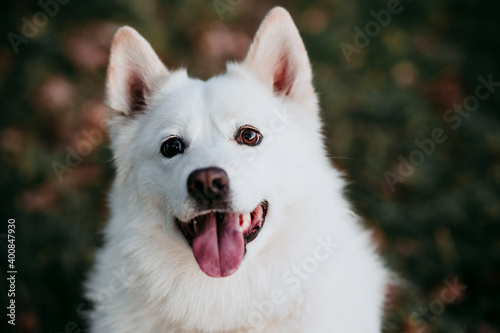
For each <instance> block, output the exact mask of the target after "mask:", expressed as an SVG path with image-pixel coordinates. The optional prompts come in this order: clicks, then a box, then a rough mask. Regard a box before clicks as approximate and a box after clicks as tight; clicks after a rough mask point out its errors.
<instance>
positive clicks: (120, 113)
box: [106, 26, 168, 123]
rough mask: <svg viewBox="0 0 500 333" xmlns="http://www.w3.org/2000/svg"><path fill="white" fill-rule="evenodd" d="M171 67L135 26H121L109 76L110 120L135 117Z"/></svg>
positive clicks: (116, 38) (113, 49) (112, 54)
mask: <svg viewBox="0 0 500 333" xmlns="http://www.w3.org/2000/svg"><path fill="white" fill-rule="evenodd" d="M167 75H168V70H167V68H166V67H165V65H163V63H162V62H161V60H160V59H159V58H158V56H157V55H156V53H155V51H154V50H153V48H152V47H151V45H149V43H148V42H147V41H146V40H145V39H144V38H143V37H142V36H141V35H140V34H139V33H138V32H137V31H135V30H134V29H132V28H130V27H127V26H125V27H122V28H120V29H119V30H118V32H117V33H116V34H115V37H114V39H113V45H112V47H111V55H110V60H109V66H108V73H107V79H106V95H107V103H108V106H109V107H110V108H111V109H112V114H111V121H112V123H113V121H114V120H118V119H116V118H133V117H134V116H135V115H137V114H138V113H141V112H144V110H145V109H146V107H147V106H148V103H149V101H150V99H151V96H152V95H153V93H154V91H155V89H157V88H158V87H159V85H160V83H161V81H162V80H163V79H165V78H166V77H167Z"/></svg>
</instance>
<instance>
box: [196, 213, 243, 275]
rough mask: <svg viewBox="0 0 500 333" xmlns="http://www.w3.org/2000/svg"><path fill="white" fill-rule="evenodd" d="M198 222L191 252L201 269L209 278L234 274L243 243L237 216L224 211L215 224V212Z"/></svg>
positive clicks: (241, 256) (239, 260)
mask: <svg viewBox="0 0 500 333" xmlns="http://www.w3.org/2000/svg"><path fill="white" fill-rule="evenodd" d="M203 218H204V221H203V220H200V221H198V223H199V232H198V235H197V236H196V237H195V238H194V240H193V253H194V257H195V258H196V261H197V262H198V265H200V268H201V270H202V271H204V272H205V273H206V274H207V275H209V276H212V277H223V276H228V275H231V274H233V273H234V272H235V271H236V270H237V269H238V267H239V266H240V263H241V260H242V259H243V254H244V251H245V244H244V241H243V233H242V232H241V231H240V216H239V214H236V213H225V214H224V218H223V220H222V221H220V222H219V223H217V219H216V217H215V213H209V214H207V215H206V216H204V217H203Z"/></svg>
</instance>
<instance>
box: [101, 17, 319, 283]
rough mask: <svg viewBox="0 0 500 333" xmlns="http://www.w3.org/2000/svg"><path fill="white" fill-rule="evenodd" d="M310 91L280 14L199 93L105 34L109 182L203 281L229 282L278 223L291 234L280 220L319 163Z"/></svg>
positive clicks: (134, 41)
mask: <svg viewBox="0 0 500 333" xmlns="http://www.w3.org/2000/svg"><path fill="white" fill-rule="evenodd" d="M311 80H312V75H311V67H310V64H309V60H308V57H307V53H306V50H305V48H304V44H303V43H302V40H301V38H300V35H299V33H298V31H297V29H296V27H295V25H294V23H293V21H292V19H291V17H290V15H289V14H288V12H286V11H285V10H284V9H282V8H276V9H274V10H272V11H271V12H270V13H269V14H268V15H267V17H266V18H265V20H264V21H263V23H262V25H261V27H260V28H259V30H258V32H257V34H256V36H255V39H254V41H253V43H252V45H251V47H250V50H249V51H248V54H247V56H246V58H245V59H244V61H243V62H242V63H238V64H235V63H230V64H228V68H227V71H226V73H224V74H223V75H220V76H217V77H213V78H211V79H209V80H208V81H201V80H198V79H193V78H190V77H188V76H187V74H186V71H185V70H175V71H171V70H168V69H167V68H166V67H165V66H164V65H163V64H162V62H161V61H160V60H159V58H158V57H157V55H156V54H155V52H154V51H153V49H152V48H151V46H150V45H149V44H148V42H146V40H144V39H143V38H142V37H141V36H140V35H139V34H138V33H137V32H136V31H135V30H133V29H131V28H129V27H124V28H121V29H120V30H119V31H118V32H117V34H116V36H115V38H114V42H113V46H112V52H111V59H110V64H109V69H108V76H107V99H108V103H109V106H110V107H111V109H112V114H111V116H110V121H109V124H110V134H111V141H112V147H113V153H114V157H115V160H116V165H117V180H116V181H117V183H118V184H119V186H120V187H122V188H123V189H124V191H129V192H130V193H134V196H133V199H131V200H130V205H132V206H133V207H137V205H139V206H141V207H143V208H142V209H155V210H157V211H158V212H160V214H157V215H159V216H163V217H164V220H162V221H157V222H160V223H162V224H165V226H166V228H165V229H164V230H165V232H167V233H169V234H170V235H171V236H172V237H173V238H174V239H177V240H179V241H182V243H180V242H179V244H182V246H184V247H185V249H186V250H188V249H189V251H191V249H192V252H193V254H194V257H195V259H196V261H197V262H198V265H199V267H200V268H201V269H202V270H203V271H204V272H205V273H206V274H208V275H209V276H213V277H222V276H228V275H230V274H232V273H233V272H235V271H236V270H237V269H238V267H239V266H240V264H241V262H242V260H243V257H244V255H245V253H246V251H247V250H248V252H249V254H248V255H247V256H253V255H254V254H255V253H257V252H258V250H259V249H262V248H264V247H265V246H266V243H267V242H269V239H270V237H266V236H263V235H265V234H269V235H270V234H272V233H274V232H277V231H276V230H277V229H278V227H277V224H278V223H280V222H282V223H283V224H282V225H281V228H287V227H291V226H287V225H286V223H287V221H286V219H287V215H286V214H287V212H289V211H290V209H291V208H294V207H295V208H297V207H298V206H299V205H300V204H301V200H303V199H304V198H307V196H308V193H309V192H310V189H309V188H310V187H311V184H314V183H317V182H316V181H315V180H314V179H316V178H317V177H318V176H317V175H316V174H315V172H314V170H315V166H316V165H318V164H321V163H322V161H320V159H324V157H323V156H324V154H323V147H322V143H321V138H320V135H319V130H320V123H319V119H318V115H317V98H316V95H315V93H314V89H313V86H312V82H311ZM311 156H312V157H311ZM144 207H146V208H144ZM264 222H266V226H265V227H264ZM263 227H264V228H263ZM304 227H305V226H304ZM259 233H260V234H259ZM258 235H259V237H258V238H257V236H258ZM254 240H255V241H254ZM252 241H253V243H252V244H251V245H249V246H248V249H247V243H250V242H252ZM189 246H190V247H191V249H190V247H189ZM250 252H253V254H252V253H250Z"/></svg>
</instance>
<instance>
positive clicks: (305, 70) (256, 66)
mask: <svg viewBox="0 0 500 333" xmlns="http://www.w3.org/2000/svg"><path fill="white" fill-rule="evenodd" d="M243 66H245V67H246V68H247V69H248V70H250V72H252V73H253V74H254V75H255V76H256V77H257V78H258V79H259V80H260V81H261V82H263V83H264V84H265V85H266V86H267V87H269V89H272V91H273V92H274V94H275V95H276V96H282V97H285V98H291V99H294V100H296V101H301V100H302V101H303V99H304V98H306V99H311V96H313V99H315V94H314V89H313V86H312V73H311V65H310V63H309V58H308V56H307V52H306V49H305V47H304V43H303V42H302V39H301V38H300V35H299V32H298V30H297V27H296V26H295V24H294V23H293V20H292V18H291V17H290V14H289V13H288V12H287V11H286V10H285V9H283V8H281V7H276V8H274V9H272V10H271V11H270V12H269V13H268V14H267V16H266V17H265V18H264V21H263V22H262V23H261V25H260V27H259V30H258V31H257V33H256V35H255V37H254V40H253V42H252V45H250V50H249V51H248V54H247V56H246V58H245V60H244V61H243Z"/></svg>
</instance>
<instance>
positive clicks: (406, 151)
mask: <svg viewBox="0 0 500 333" xmlns="http://www.w3.org/2000/svg"><path fill="white" fill-rule="evenodd" d="M59 1H60V2H54V1H44V0H42V1H41V2H37V1H35V0H21V1H14V0H9V1H4V2H3V3H2V7H1V10H0V26H1V28H2V44H1V46H0V109H1V120H0V150H1V157H0V158H1V173H0V178H1V190H0V191H1V200H0V207H1V209H0V214H1V221H2V222H1V223H2V228H1V230H0V241H1V247H2V251H1V256H0V259H1V263H0V267H1V268H2V269H1V271H0V277H1V278H0V288H1V297H0V299H1V306H0V307H1V308H3V309H5V307H6V306H7V298H6V294H7V289H8V288H7V287H8V286H7V282H6V278H5V272H6V270H7V268H6V265H7V255H6V254H7V250H6V247H7V240H6V237H5V233H6V232H7V227H6V224H7V219H8V218H15V219H16V225H17V229H16V246H17V257H16V260H17V261H16V266H17V269H18V275H17V288H16V301H17V303H16V304H17V325H16V326H15V328H14V329H13V328H12V327H10V325H7V323H6V322H7V319H6V316H5V314H3V312H2V318H3V319H2V321H1V326H0V327H1V328H2V332H9V331H15V332H53V333H56V332H57V333H59V332H79V331H78V330H79V329H81V330H82V331H85V323H84V320H83V319H82V317H81V315H80V314H81V313H82V312H83V311H84V310H85V309H87V308H88V306H89V304H87V302H85V301H84V300H83V299H82V281H83V280H84V278H85V274H86V272H87V271H88V269H89V267H90V265H91V264H92V261H93V255H94V252H95V250H96V248H98V246H100V245H101V243H102V238H101V236H100V234H99V231H100V230H101V229H102V227H103V225H104V223H105V221H106V218H107V216H108V208H107V197H106V192H107V190H108V188H109V185H110V182H111V180H112V178H113V172H114V171H113V169H112V166H111V162H110V161H111V154H110V151H109V148H108V141H107V137H106V129H105V127H104V126H102V122H103V120H104V119H105V117H106V112H107V109H106V106H105V105H104V104H103V93H104V79H105V69H106V65H107V60H108V56H109V46H110V42H111V39H112V36H113V34H114V32H115V31H116V29H117V28H118V27H120V26H121V25H124V24H127V25H130V26H133V27H134V28H136V29H137V30H138V31H139V32H140V33H141V34H143V35H144V36H145V37H146V39H148V40H149V41H150V42H151V44H152V45H153V47H154V48H155V49H156V51H157V52H158V53H159V55H160V57H161V58H162V59H163V61H164V62H165V63H166V65H167V66H169V67H179V66H186V67H187V68H188V71H189V73H190V74H191V75H194V76H199V77H201V78H208V77H210V76H212V75H214V74H217V73H220V72H221V71H223V70H224V64H225V62H226V61H227V60H238V59H241V58H242V57H243V56H244V55H245V53H246V50H247V47H248V45H249V43H250V41H251V38H252V36H253V34H254V33H255V31H256V29H257V27H258V25H259V23H260V21H261V20H262V18H263V17H264V15H265V14H266V12H267V11H268V10H269V9H271V8H272V7H273V6H275V5H282V6H284V7H285V8H287V9H288V10H289V11H290V13H291V15H292V16H293V18H294V20H295V22H296V24H297V26H298V28H299V31H300V32H301V35H302V37H303V39H304V42H305V44H306V47H307V49H308V51H309V55H310V58H311V62H312V65H313V68H314V72H315V85H316V87H317V91H318V94H319V95H320V100H321V105H322V114H323V117H324V119H325V123H326V124H325V134H326V137H327V144H328V147H329V151H330V154H331V156H332V158H333V159H332V161H333V162H334V163H335V164H336V165H337V166H338V167H339V168H340V169H342V170H344V171H345V173H346V175H347V178H348V180H349V186H348V188H347V192H346V193H347V195H348V197H350V198H351V199H352V201H353V203H354V206H355V208H356V210H357V212H358V213H359V214H360V215H361V216H363V217H364V218H365V221H366V222H365V223H366V225H367V227H369V228H370V229H372V230H373V235H374V240H375V241H376V242H377V244H378V245H379V247H380V249H381V251H382V253H383V255H384V256H385V258H386V259H387V262H388V265H389V266H390V267H391V268H392V269H394V270H395V271H396V272H397V273H398V274H399V275H400V276H401V277H402V279H403V286H404V287H403V288H402V290H398V289H395V290H393V292H392V294H391V298H390V302H389V304H388V313H387V316H386V319H385V321H384V327H383V331H384V332H394V333H401V332H405V333H415V332H447V333H448V332H479V333H494V332H500V331H499V325H498V322H499V321H500V237H499V236H500V232H499V231H500V186H499V185H500V91H493V92H492V93H491V94H490V96H489V97H488V98H486V99H484V100H481V101H480V102H479V106H478V107H477V110H475V111H474V112H471V113H470V114H467V116H465V113H464V116H461V115H460V116H459V114H458V113H452V112H454V111H449V110H453V108H454V105H461V104H462V103H464V101H469V102H471V101H473V99H471V98H469V96H474V95H475V94H476V87H477V86H478V85H479V84H480V82H481V81H480V80H479V79H478V77H479V76H482V77H483V78H485V79H488V77H489V76H490V75H491V79H492V80H493V81H495V82H500V69H499V64H500V23H499V22H500V17H499V14H500V3H499V2H498V1H493V0H490V1H484V0H440V1H411V0H402V3H401V5H400V6H401V7H398V8H402V9H401V10H400V12H399V13H397V14H392V15H391V17H390V22H388V24H384V25H385V26H380V24H379V29H378V30H377V25H376V24H374V23H371V24H369V23H370V22H377V21H376V20H375V18H374V16H373V14H371V13H370V12H371V11H375V12H376V13H380V11H381V10H386V9H387V6H388V3H389V2H390V1H388V0H349V1H348V0H344V1H340V0H336V1H321V0H314V1H305V0H297V1H289V2H284V1H282V2H279V1H263V0H216V1H168V2H167V1H154V0H146V1H140V0H123V1H120V0H115V1H103V0H99V1H98V0H87V1H85V2H83V1H76V0H59ZM49 3H50V4H51V5H49ZM54 3H57V4H58V6H57V7H58V8H57V10H56V7H55V6H54ZM40 13H46V15H45V19H44V15H41V14H40ZM52 14H53V15H52ZM26 22H28V23H26ZM30 24H31V26H30ZM367 24H368V26H367ZM37 25H38V26H37ZM367 27H368V29H372V30H368V31H365V28H367ZM357 29H359V30H357ZM357 31H358V32H357ZM359 31H362V33H363V34H367V33H369V34H370V35H372V36H373V37H370V36H369V35H366V36H365V37H359ZM28 35H29V36H28ZM357 35H358V37H356V36H357ZM356 42H357V44H358V47H357V49H354V47H356ZM342 43H345V44H342ZM347 44H349V45H350V46H346V45H347ZM341 45H343V46H344V48H345V47H347V50H351V51H355V52H354V53H353V54H351V56H350V57H347V58H346V57H345V56H344V53H343V51H342V47H341ZM361 46H362V47H361ZM16 49H17V52H16ZM495 89H496V90H500V87H494V88H493V89H492V90H495ZM482 92H484V91H482ZM447 112H448V113H447ZM450 117H458V118H452V119H454V120H453V121H450V120H449V119H450ZM447 119H448V120H447ZM458 119H460V121H461V123H460V125H459V126H455V127H456V129H453V128H452V127H451V125H457V124H458ZM437 128H441V129H442V130H443V131H444V135H446V140H444V142H442V143H436V142H434V146H435V148H434V151H432V152H430V153H429V154H424V153H425V151H423V150H425V149H422V148H419V147H418V145H417V143H416V142H415V140H419V142H427V143H428V146H426V147H427V149H430V148H431V144H430V143H429V141H428V140H427V139H430V138H432V133H433V131H434V130H435V129H437ZM88 133H93V134H94V136H93V137H88V136H87V134H88ZM99 134H101V135H102V137H101V135H99ZM426 140H427V141H426ZM75 152H76V155H75ZM419 152H420V153H419ZM422 157H423V160H422ZM411 158H413V162H416V161H418V164H420V165H416V166H414V167H413V169H412V170H411V172H407V173H405V172H404V171H405V170H403V169H401V170H402V171H403V174H404V177H403V178H397V177H401V172H400V171H401V170H400V171H398V168H402V167H401V166H400V163H401V162H400V161H401V160H402V159H404V160H407V161H410V159H411ZM419 158H420V159H419ZM410 163H411V161H410ZM414 164H415V163H414ZM64 166H65V167H64ZM406 171H408V170H406ZM387 177H389V178H390V180H391V181H392V182H394V181H395V179H396V180H400V181H399V182H397V183H396V184H395V185H390V184H389V183H390V182H388V181H387ZM394 177H396V178H394ZM403 180H404V181H403ZM367 278H369V277H367ZM3 311H5V310H3ZM359 316H360V320H363V314H362V313H360V314H359ZM72 322H74V323H75V324H74V326H73V324H71V323H72ZM68 323H69V326H68ZM68 327H70V329H69V330H68ZM71 327H76V328H71ZM344 333H345V332H344Z"/></svg>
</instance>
